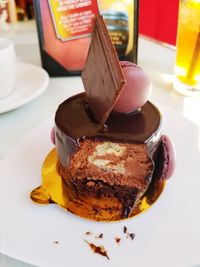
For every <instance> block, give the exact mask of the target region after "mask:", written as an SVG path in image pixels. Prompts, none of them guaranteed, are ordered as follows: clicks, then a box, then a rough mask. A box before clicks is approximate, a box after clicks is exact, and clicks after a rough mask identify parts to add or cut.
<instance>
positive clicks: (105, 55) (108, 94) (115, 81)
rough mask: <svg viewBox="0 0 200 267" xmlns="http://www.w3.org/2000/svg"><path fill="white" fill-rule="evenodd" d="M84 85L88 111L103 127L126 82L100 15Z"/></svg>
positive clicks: (88, 59)
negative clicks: (89, 110)
mask: <svg viewBox="0 0 200 267" xmlns="http://www.w3.org/2000/svg"><path fill="white" fill-rule="evenodd" d="M82 81H83V84H84V88H85V92H86V97H87V101H88V104H89V107H90V109H91V111H92V113H93V115H94V117H95V119H96V120H97V121H98V122H99V123H100V124H101V125H103V124H104V123H105V121H106V119H107V118H108V116H109V114H110V112H111V111H112V109H113V107H114V105H115V103H116V101H117V99H118V97H119V95H120V93H121V91H122V89H123V87H124V84H125V78H124V75H123V73H122V69H121V67H120V64H119V60H118V56H117V53H116V51H115V48H114V46H113V44H112V41H111V39H110V36H109V33H108V30H107V27H106V24H105V22H104V20H103V17H102V16H100V15H99V16H97V17H96V18H95V26H94V32H93V38H92V41H91V45H90V49H89V52H88V56H87V60H86V64H85V67H84V70H83V72H82Z"/></svg>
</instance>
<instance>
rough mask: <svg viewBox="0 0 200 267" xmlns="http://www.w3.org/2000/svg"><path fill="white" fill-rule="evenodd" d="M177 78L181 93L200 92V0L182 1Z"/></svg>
mask: <svg viewBox="0 0 200 267" xmlns="http://www.w3.org/2000/svg"><path fill="white" fill-rule="evenodd" d="M175 76H176V80H175V82H174V87H175V89H177V90H178V91H179V92H182V93H183V94H186V95H187V94H188V95H190V94H192V93H198V92H200V0H181V1H180V6H179V19H178V34H177V43H176V63H175Z"/></svg>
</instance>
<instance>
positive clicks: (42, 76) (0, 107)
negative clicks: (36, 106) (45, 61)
mask: <svg viewBox="0 0 200 267" xmlns="http://www.w3.org/2000/svg"><path fill="white" fill-rule="evenodd" d="M48 83H49V75H48V74H47V72H46V71H45V70H44V69H42V68H40V67H38V66H35V65H31V64H26V63H17V82H16V87H15V90H14V91H13V93H12V94H10V95H9V96H7V97H4V98H0V113H4V112H7V111H11V110H13V109H16V108H19V107H21V106H23V105H25V104H27V103H28V102H30V101H32V100H33V99H35V98H36V97H38V96H39V95H41V94H42V93H43V92H44V90H45V89H46V88H47V86H48Z"/></svg>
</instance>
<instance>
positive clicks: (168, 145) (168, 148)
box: [156, 135, 176, 180]
mask: <svg viewBox="0 0 200 267" xmlns="http://www.w3.org/2000/svg"><path fill="white" fill-rule="evenodd" d="M157 164H158V166H157V170H156V171H157V175H156V176H157V179H159V180H167V179H169V178H170V177H171V176H172V175H173V173H174V170H175V165H176V153H175V149H174V145H173V142H172V141H171V139H170V138H169V137H168V136H167V135H162V136H161V144H160V147H159V152H158V158H157Z"/></svg>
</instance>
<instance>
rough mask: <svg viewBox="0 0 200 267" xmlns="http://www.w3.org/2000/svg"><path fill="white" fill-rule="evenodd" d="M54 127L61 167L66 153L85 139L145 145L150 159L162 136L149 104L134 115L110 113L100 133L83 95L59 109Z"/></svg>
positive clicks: (158, 123) (155, 114) (159, 125)
mask: <svg viewBox="0 0 200 267" xmlns="http://www.w3.org/2000/svg"><path fill="white" fill-rule="evenodd" d="M55 124H56V146H57V150H58V155H59V158H60V160H61V163H62V164H63V165H64V166H65V165H66V164H68V162H66V157H67V155H66V151H68V153H69V154H70V153H73V151H75V150H76V147H77V146H78V144H79V141H80V140H82V139H84V138H98V139H109V140H113V141H122V142H131V143H145V144H146V145H147V149H148V151H149V154H150V156H153V153H154V150H155V146H156V144H157V143H158V142H159V140H160V135H161V115H160V112H159V110H158V109H157V108H156V107H155V106H154V105H153V104H152V103H150V102H149V101H148V102H146V104H145V105H144V106H143V107H142V108H141V110H140V111H138V112H135V113H129V114H119V113H111V114H110V115H109V118H108V120H107V121H106V127H105V128H104V129H103V130H102V128H101V126H100V125H99V124H98V123H97V122H96V121H95V119H94V116H93V114H92V112H91V111H90V109H89V107H88V104H87V102H86V96H85V93H81V94H78V95H75V96H73V97H71V98H69V99H67V100H66V101H64V102H63V103H62V104H61V105H60V106H59V108H58V110H57V112H56V116H55ZM66 149H67V150H66Z"/></svg>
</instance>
